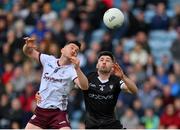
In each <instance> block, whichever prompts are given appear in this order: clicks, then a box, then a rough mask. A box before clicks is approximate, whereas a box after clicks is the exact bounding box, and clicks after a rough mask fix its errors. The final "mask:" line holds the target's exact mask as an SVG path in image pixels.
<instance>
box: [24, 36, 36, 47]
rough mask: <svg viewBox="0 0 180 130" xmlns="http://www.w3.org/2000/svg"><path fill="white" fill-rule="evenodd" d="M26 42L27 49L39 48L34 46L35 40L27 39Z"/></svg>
mask: <svg viewBox="0 0 180 130" xmlns="http://www.w3.org/2000/svg"><path fill="white" fill-rule="evenodd" d="M24 40H25V44H26V46H27V47H29V48H35V49H36V48H37V46H36V45H35V44H34V41H35V38H32V37H25V38H24Z"/></svg>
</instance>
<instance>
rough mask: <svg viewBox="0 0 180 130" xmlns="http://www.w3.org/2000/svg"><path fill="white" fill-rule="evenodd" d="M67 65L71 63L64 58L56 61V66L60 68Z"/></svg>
mask: <svg viewBox="0 0 180 130" xmlns="http://www.w3.org/2000/svg"><path fill="white" fill-rule="evenodd" d="M69 64H71V62H70V61H69V60H68V59H67V58H66V57H63V56H61V57H60V58H59V60H58V65H60V66H62V65H69Z"/></svg>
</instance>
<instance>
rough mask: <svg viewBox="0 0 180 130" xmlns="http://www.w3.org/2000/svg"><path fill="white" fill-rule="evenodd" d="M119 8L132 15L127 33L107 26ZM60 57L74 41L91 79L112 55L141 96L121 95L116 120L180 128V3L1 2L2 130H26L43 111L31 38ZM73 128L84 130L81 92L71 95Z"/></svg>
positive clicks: (159, 0)
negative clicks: (100, 57)
mask: <svg viewBox="0 0 180 130" xmlns="http://www.w3.org/2000/svg"><path fill="white" fill-rule="evenodd" d="M111 7H116V8H119V9H121V10H122V11H123V13H124V15H125V22H124V24H123V26H121V27H120V28H117V29H114V30H109V29H107V28H106V27H105V25H104V24H103V22H102V17H103V13H104V12H105V11H106V10H107V9H108V8H111ZM26 36H31V37H35V38H36V45H37V46H38V49H39V50H40V51H41V52H43V53H47V54H51V55H54V56H56V57H59V56H60V49H61V48H62V47H63V46H64V45H65V43H66V42H67V41H70V40H79V41H81V43H82V48H81V52H80V54H79V55H78V57H79V59H80V62H81V64H80V66H81V68H82V70H83V71H84V73H85V74H88V73H89V72H91V71H95V67H96V61H97V54H98V52H99V51H105V50H107V51H112V52H113V53H114V55H115V57H116V60H117V62H118V63H119V65H120V66H121V67H122V68H123V70H124V72H125V73H126V74H127V75H128V76H129V77H130V78H131V79H132V80H133V81H135V82H136V84H137V86H138V88H139V91H138V94H137V95H130V94H126V93H121V94H120V95H119V98H118V102H117V105H116V117H117V119H119V120H121V122H122V123H123V125H124V127H126V128H134V129H135V128H152V129H156V128H180V1H179V0H28V1H27V0H0V128H1V129H5V128H24V127H25V125H26V123H27V122H28V120H29V119H30V118H31V116H32V113H33V110H34V108H35V106H36V102H35V97H34V95H35V93H36V91H38V89H39V83H40V79H41V69H42V67H41V66H40V65H39V64H38V63H36V62H35V61H33V60H31V59H29V58H28V57H26V56H25V55H24V54H23V53H22V46H23V45H24V40H23V37H26ZM68 111H69V118H70V122H71V126H72V128H84V122H83V120H84V113H85V106H84V102H83V96H82V93H81V90H78V89H73V90H72V91H71V92H70V94H69V106H68Z"/></svg>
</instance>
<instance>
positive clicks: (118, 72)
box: [114, 62, 124, 79]
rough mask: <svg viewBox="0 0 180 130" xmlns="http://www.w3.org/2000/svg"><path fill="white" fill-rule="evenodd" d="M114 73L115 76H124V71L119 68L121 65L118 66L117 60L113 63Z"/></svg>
mask: <svg viewBox="0 0 180 130" xmlns="http://www.w3.org/2000/svg"><path fill="white" fill-rule="evenodd" d="M114 74H115V75H116V76H118V77H119V78H121V79H122V78H123V76H124V72H123V70H122V69H121V67H120V66H119V64H118V63H117V62H116V63H115V64H114Z"/></svg>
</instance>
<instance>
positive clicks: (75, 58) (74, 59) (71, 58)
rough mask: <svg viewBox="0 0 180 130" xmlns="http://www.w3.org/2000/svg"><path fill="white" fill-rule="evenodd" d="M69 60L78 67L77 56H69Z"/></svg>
mask: <svg viewBox="0 0 180 130" xmlns="http://www.w3.org/2000/svg"><path fill="white" fill-rule="evenodd" d="M70 61H71V62H72V63H73V64H74V67H75V69H77V68H79V67H80V61H79V59H78V58H77V57H75V56H72V57H70Z"/></svg>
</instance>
